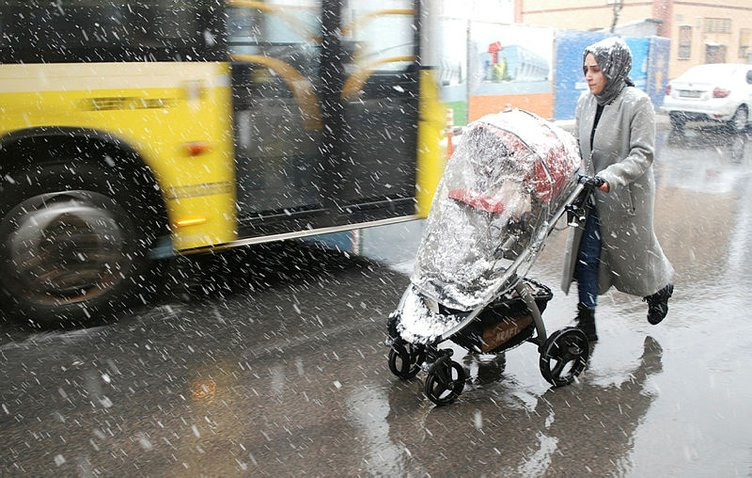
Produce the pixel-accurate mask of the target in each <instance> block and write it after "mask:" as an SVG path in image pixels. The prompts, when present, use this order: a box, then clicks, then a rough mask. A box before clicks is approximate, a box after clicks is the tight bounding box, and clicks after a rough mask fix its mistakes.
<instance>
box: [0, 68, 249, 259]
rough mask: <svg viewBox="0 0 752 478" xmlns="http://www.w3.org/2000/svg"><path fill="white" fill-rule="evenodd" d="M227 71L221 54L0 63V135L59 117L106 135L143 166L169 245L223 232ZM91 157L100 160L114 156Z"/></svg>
mask: <svg viewBox="0 0 752 478" xmlns="http://www.w3.org/2000/svg"><path fill="white" fill-rule="evenodd" d="M228 74H229V67H228V65H227V64H224V63H137V64H136V63H92V64H30V65H3V67H2V75H1V76H0V112H1V113H2V114H0V135H3V134H6V133H10V132H13V131H18V130H23V129H28V128H38V127H69V128H81V129H82V130H90V131H97V132H103V133H106V134H109V135H111V136H114V137H116V138H118V139H119V140H121V141H123V142H125V143H127V144H128V145H129V146H130V147H131V148H132V149H133V150H135V151H136V152H138V153H139V155H140V156H141V158H142V159H143V160H144V161H145V162H146V163H147V165H148V166H149V167H150V168H151V170H152V171H153V173H154V175H155V177H156V180H157V183H158V184H159V187H160V189H161V191H162V194H163V197H164V200H165V206H166V208H167V213H168V217H169V220H170V227H171V228H172V231H173V240H174V247H175V248H176V249H178V250H180V249H189V248H194V247H202V246H207V245H212V244H219V243H224V242H229V241H232V240H234V239H235V238H236V232H235V229H236V227H235V225H236V220H235V208H234V205H235V187H234V184H235V178H234V168H233V152H232V136H231V131H232V128H231V126H230V121H231V109H230V105H231V103H230V101H231V94H230V88H229V80H228V77H227V75H228ZM88 153H90V152H87V151H81V156H82V157H90V156H91V155H90V154H88ZM48 159H52V160H54V161H58V160H60V161H70V160H73V159H75V158H48ZM92 159H93V160H95V161H97V162H99V163H100V164H102V165H103V166H104V167H106V165H107V164H108V161H109V162H111V161H116V160H117V158H111V159H108V158H92ZM129 192H131V191H129ZM131 193H132V194H138V191H132V192H131Z"/></svg>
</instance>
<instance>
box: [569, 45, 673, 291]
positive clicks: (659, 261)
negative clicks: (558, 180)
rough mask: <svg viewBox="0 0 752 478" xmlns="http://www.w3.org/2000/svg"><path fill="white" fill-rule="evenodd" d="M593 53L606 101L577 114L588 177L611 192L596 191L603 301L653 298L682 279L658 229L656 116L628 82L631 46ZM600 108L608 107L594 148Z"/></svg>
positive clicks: (572, 242)
mask: <svg viewBox="0 0 752 478" xmlns="http://www.w3.org/2000/svg"><path fill="white" fill-rule="evenodd" d="M588 53H593V55H594V56H595V58H596V61H597V62H598V66H600V68H601V70H602V71H603V72H604V75H605V76H606V80H607V84H606V88H605V89H604V91H603V92H602V93H601V94H600V95H598V97H596V96H594V95H593V94H591V93H590V92H589V91H586V92H585V93H583V94H582V96H580V99H579V101H578V103H577V111H576V135H577V138H578V140H579V144H580V154H581V155H582V158H583V164H584V168H585V173H586V174H588V175H596V174H597V175H598V176H600V177H601V178H603V179H604V180H606V181H607V182H608V184H609V187H610V189H609V192H607V193H604V192H601V191H596V192H595V198H596V207H597V208H598V215H599V218H600V223H601V229H600V230H601V242H602V250H601V263H600V268H599V274H598V282H599V284H598V289H599V293H600V294H603V293H605V292H606V291H607V290H608V289H609V288H610V287H611V286H614V287H616V288H617V289H618V290H620V291H622V292H626V293H628V294H632V295H637V296H641V297H645V296H648V295H651V294H653V293H655V292H657V291H658V290H659V289H661V288H662V287H663V286H665V285H666V284H668V283H669V282H671V279H672V276H673V272H674V271H673V268H672V267H671V263H670V262H669V261H668V259H667V258H666V256H665V255H664V253H663V250H662V249H661V246H660V244H659V243H658V239H657V238H656V236H655V232H654V230H653V204H654V201H655V180H654V177H653V166H652V163H653V155H654V152H655V112H654V111H653V105H652V104H651V102H650V98H648V96H647V95H646V94H645V93H643V92H642V91H640V90H638V89H637V88H634V87H632V86H627V85H626V83H625V80H626V77H627V74H628V73H629V69H630V68H631V63H632V62H631V54H630V53H629V49H628V48H627V46H626V44H624V42H623V41H621V40H618V39H611V38H609V39H606V40H603V41H601V42H598V43H596V44H594V45H591V46H590V47H588V48H587V49H586V50H585V55H587V54H588ZM599 102H601V103H603V104H604V108H603V113H602V115H601V118H600V121H599V122H598V127H597V129H596V130H595V136H594V138H593V147H592V148H591V145H590V133H591V131H592V130H593V123H594V120H595V112H596V107H597V104H598V103H599ZM581 237H582V229H580V228H575V229H572V230H571V232H570V236H569V241H568V244H567V254H566V257H565V264H564V278H563V281H562V289H563V290H564V292H565V293H568V292H569V287H570V285H571V283H572V281H573V280H574V269H575V265H576V260H577V252H578V251H579V247H580V239H581Z"/></svg>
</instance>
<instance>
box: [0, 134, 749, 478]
mask: <svg viewBox="0 0 752 478" xmlns="http://www.w3.org/2000/svg"><path fill="white" fill-rule="evenodd" d="M751 173H752V138H749V137H747V136H737V137H723V136H719V135H718V131H717V130H716V129H712V128H711V129H705V130H701V131H699V132H690V133H687V134H686V135H683V136H678V135H667V134H665V133H662V134H661V136H660V142H659V154H658V158H657V160H656V179H657V185H658V198H657V204H656V227H657V230H658V234H659V238H660V239H661V242H662V245H663V247H664V249H665V251H666V253H667V255H668V256H669V258H670V259H671V260H672V262H673V264H674V267H675V268H676V271H677V276H676V280H675V283H676V292H675V296H674V298H673V299H672V302H671V310H670V314H669V317H668V318H667V319H666V321H665V322H664V323H662V324H660V325H659V326H651V325H649V324H648V323H647V321H646V320H645V310H646V306H645V304H644V303H642V302H641V301H640V300H639V299H638V298H633V297H629V296H626V295H623V294H620V293H616V292H613V293H610V294H608V295H606V296H605V297H603V298H602V299H601V306H600V307H599V310H598V314H597V321H598V327H599V336H600V341H599V343H598V344H597V346H596V348H595V351H594V353H593V356H592V358H591V361H590V366H589V369H588V370H586V372H585V373H584V374H583V375H582V376H581V380H580V381H579V383H575V384H573V385H571V386H568V387H564V388H560V389H551V388H550V387H549V386H548V385H547V383H546V382H545V381H544V380H543V378H542V377H541V375H540V372H539V370H538V352H537V350H536V348H535V347H534V346H533V345H530V344H523V345H522V346H520V347H519V348H516V349H514V350H512V351H510V352H509V353H507V354H506V357H505V359H503V358H500V359H497V360H495V361H488V360H487V361H482V362H481V361H478V360H477V359H475V358H471V357H468V356H464V357H463V355H464V353H462V352H461V350H459V349H457V354H456V355H455V358H456V359H458V360H460V361H461V362H462V363H463V364H464V365H465V366H466V368H467V370H468V371H469V373H470V383H468V385H467V387H466V389H465V392H464V393H463V394H462V395H461V396H460V398H459V399H458V401H457V402H456V403H455V404H453V405H451V406H448V407H442V408H436V407H433V406H432V404H431V403H430V402H429V401H428V400H427V399H425V398H424V397H423V396H422V393H421V389H422V387H421V381H420V377H421V376H419V379H416V380H413V381H409V382H401V381H399V380H397V379H396V378H395V377H394V376H392V375H391V373H390V372H389V370H388V368H387V366H386V353H387V349H386V347H385V346H383V339H384V335H383V332H384V324H385V317H386V315H387V314H388V313H389V312H390V311H391V310H392V309H393V308H394V307H395V306H396V303H397V301H398V299H399V296H400V294H401V293H402V291H403V290H404V288H405V286H406V285H407V283H408V278H407V276H406V275H405V273H404V271H407V270H409V268H410V261H411V259H412V257H413V255H414V253H415V247H416V243H417V240H418V235H419V233H420V223H410V224H407V225H400V226H393V227H391V228H386V229H380V230H370V231H366V232H364V233H363V235H362V245H361V247H362V251H363V253H364V254H365V255H366V256H368V257H360V258H358V257H349V256H347V255H344V254H340V253H336V252H327V251H324V250H321V249H319V248H316V247H310V246H304V245H300V244H295V243H291V244H275V245H271V246H265V247H259V248H255V249H247V250H243V251H233V252H231V253H226V254H222V255H217V256H202V257H191V258H181V259H179V260H178V261H176V262H175V264H174V265H173V274H172V277H174V278H175V280H172V281H168V283H167V286H166V290H165V291H164V293H163V294H162V295H161V296H160V297H158V298H157V299H156V300H155V301H154V302H153V303H150V304H148V305H145V306H143V307H140V308H138V309H135V310H133V311H132V312H130V311H128V312H125V313H124V316H123V317H122V318H121V320H120V321H119V322H117V323H110V324H103V325H100V326H97V327H91V328H87V329H72V330H57V331H45V332H40V331H37V330H33V329H28V328H24V327H19V326H16V325H10V324H4V325H3V328H2V331H0V383H1V384H2V386H0V430H2V439H3V442H4V444H3V447H2V451H0V475H2V476H17V475H27V476H50V475H62V476H99V475H104V476H275V475H282V476H358V475H359V476H372V475H378V476H429V475H430V476H433V477H440V476H574V477H579V476H588V475H592V476H609V475H617V476H637V477H642V476H682V477H683V476H711V475H714V476H724V477H725V476H752V435H750V434H749V431H748V428H749V424H750V423H752V407H750V405H749V404H750V403H752V385H750V384H751V383H752V380H751V379H752V371H751V369H750V364H751V359H752V321H750V317H749V310H750V308H751V307H752V298H751V297H752V296H751V294H750V292H749V291H750V290H751V289H752V272H750V268H752V252H751V251H752V181H751V179H752V174H751ZM563 243H564V234H562V233H556V234H554V235H553V236H552V237H551V238H550V240H549V241H548V243H547V245H546V249H545V250H544V252H543V254H542V255H541V257H540V258H539V260H538V262H537V263H536V266H535V268H534V269H533V272H532V276H534V277H535V278H537V279H540V280H542V281H543V282H544V283H547V284H548V285H549V286H551V287H552V289H553V290H554V292H555V296H554V299H553V301H552V302H551V303H550V304H549V306H548V308H547V310H546V313H545V315H544V319H545V321H546V326H547V328H548V331H549V333H550V332H551V331H553V330H556V329H558V328H561V327H563V326H565V325H567V324H568V323H569V322H570V320H571V317H572V316H573V312H574V310H575V303H576V298H574V297H572V296H569V297H567V296H564V295H563V294H561V293H560V292H558V284H559V281H560V270H561V255H562V251H563V247H564V244H563Z"/></svg>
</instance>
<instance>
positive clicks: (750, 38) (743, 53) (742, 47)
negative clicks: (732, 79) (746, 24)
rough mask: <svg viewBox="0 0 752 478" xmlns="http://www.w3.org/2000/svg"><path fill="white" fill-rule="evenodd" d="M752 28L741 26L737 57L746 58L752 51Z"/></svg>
mask: <svg viewBox="0 0 752 478" xmlns="http://www.w3.org/2000/svg"><path fill="white" fill-rule="evenodd" d="M750 43H752V29H749V28H742V29H741V30H739V58H747V57H748V56H749V54H750V53H752V48H750Z"/></svg>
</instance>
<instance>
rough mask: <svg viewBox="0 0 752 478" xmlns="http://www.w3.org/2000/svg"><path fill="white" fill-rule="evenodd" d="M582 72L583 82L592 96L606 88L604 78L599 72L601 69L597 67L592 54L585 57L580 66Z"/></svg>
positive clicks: (601, 72)
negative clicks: (583, 74)
mask: <svg viewBox="0 0 752 478" xmlns="http://www.w3.org/2000/svg"><path fill="white" fill-rule="evenodd" d="M582 70H583V71H584V72H585V81H586V82H587V85H588V88H590V92H591V93H592V94H594V95H600V94H601V93H603V89H604V88H606V76H605V75H604V74H603V71H601V67H599V66H598V63H597V62H596V61H595V57H594V56H593V54H592V53H588V54H587V56H585V64H584V65H582Z"/></svg>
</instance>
